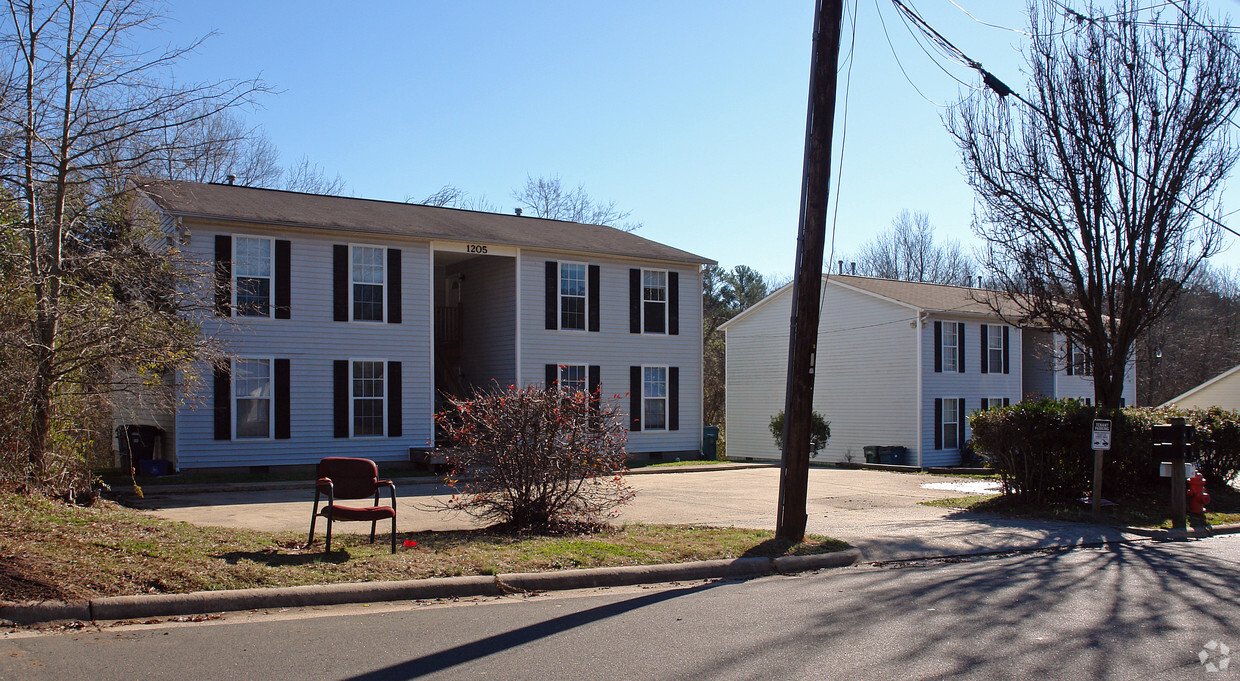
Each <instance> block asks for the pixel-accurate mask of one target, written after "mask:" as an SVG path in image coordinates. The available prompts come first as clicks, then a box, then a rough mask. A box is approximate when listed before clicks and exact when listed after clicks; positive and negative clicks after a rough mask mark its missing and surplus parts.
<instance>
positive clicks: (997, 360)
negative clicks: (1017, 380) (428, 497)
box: [983, 324, 1005, 374]
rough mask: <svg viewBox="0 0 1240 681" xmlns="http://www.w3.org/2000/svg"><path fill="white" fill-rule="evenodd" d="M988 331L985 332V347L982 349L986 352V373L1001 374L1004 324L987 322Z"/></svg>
mask: <svg viewBox="0 0 1240 681" xmlns="http://www.w3.org/2000/svg"><path fill="white" fill-rule="evenodd" d="M987 327H988V329H989V333H987V334H986V347H985V348H984V349H983V351H984V352H985V353H986V365H987V369H988V371H987V373H991V374H1001V373H1003V330H1004V328H1005V327H1004V326H1002V325H998V324H987Z"/></svg>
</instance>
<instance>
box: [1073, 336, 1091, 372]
mask: <svg viewBox="0 0 1240 681" xmlns="http://www.w3.org/2000/svg"><path fill="white" fill-rule="evenodd" d="M1068 375H1069V376H1093V375H1094V363H1093V362H1091V361H1090V357H1089V351H1088V350H1084V349H1082V348H1081V346H1079V345H1077V344H1076V343H1073V342H1071V341H1069V342H1068Z"/></svg>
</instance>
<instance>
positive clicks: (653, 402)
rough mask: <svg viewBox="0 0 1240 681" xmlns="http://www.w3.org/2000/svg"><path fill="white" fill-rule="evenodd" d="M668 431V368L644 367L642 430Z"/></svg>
mask: <svg viewBox="0 0 1240 681" xmlns="http://www.w3.org/2000/svg"><path fill="white" fill-rule="evenodd" d="M666 429H667V367H642V430H666Z"/></svg>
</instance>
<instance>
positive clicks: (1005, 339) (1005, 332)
mask: <svg viewBox="0 0 1240 681" xmlns="http://www.w3.org/2000/svg"><path fill="white" fill-rule="evenodd" d="M1009 328H1010V327H1007V326H1005V327H1003V373H1005V374H1006V373H1008V370H1009V365H1008V329H1009Z"/></svg>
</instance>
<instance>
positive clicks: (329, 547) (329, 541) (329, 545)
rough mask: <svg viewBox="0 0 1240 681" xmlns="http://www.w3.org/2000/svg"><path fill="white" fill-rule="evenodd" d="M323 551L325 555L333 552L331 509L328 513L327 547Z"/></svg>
mask: <svg viewBox="0 0 1240 681" xmlns="http://www.w3.org/2000/svg"><path fill="white" fill-rule="evenodd" d="M323 551H324V552H325V553H331V552H332V513H331V510H330V509H328V511H327V545H326V546H325V547H323Z"/></svg>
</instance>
